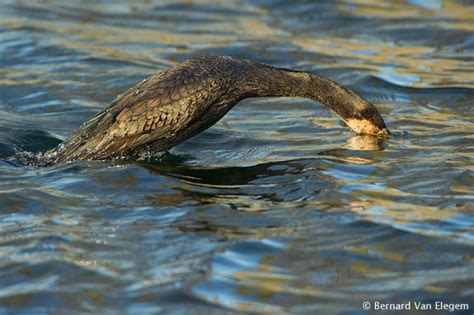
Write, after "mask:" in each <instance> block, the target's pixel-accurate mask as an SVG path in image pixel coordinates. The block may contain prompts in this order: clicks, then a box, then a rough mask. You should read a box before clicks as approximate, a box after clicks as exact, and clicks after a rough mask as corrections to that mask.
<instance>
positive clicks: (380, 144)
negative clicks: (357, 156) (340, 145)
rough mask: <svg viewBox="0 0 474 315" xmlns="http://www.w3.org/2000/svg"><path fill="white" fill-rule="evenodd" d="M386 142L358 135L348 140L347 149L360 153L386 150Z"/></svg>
mask: <svg viewBox="0 0 474 315" xmlns="http://www.w3.org/2000/svg"><path fill="white" fill-rule="evenodd" d="M384 144H385V140H384V139H382V138H378V137H372V136H365V135H357V136H354V137H351V138H349V139H348V140H347V145H346V147H347V148H348V149H351V150H359V151H378V150H382V149H383V148H384Z"/></svg>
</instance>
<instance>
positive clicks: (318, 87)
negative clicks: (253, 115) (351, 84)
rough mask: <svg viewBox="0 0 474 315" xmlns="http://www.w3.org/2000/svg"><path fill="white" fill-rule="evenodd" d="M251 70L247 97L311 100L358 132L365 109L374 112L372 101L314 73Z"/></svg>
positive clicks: (269, 69) (360, 130) (247, 80)
mask: <svg viewBox="0 0 474 315" xmlns="http://www.w3.org/2000/svg"><path fill="white" fill-rule="evenodd" d="M251 73H252V75H254V77H253V78H252V79H248V78H247V79H246V82H249V84H248V86H247V88H248V90H249V91H250V96H257V97H265V96H266V97H272V96H283V97H304V98H308V99H312V100H314V101H316V102H318V103H320V104H322V105H324V106H326V107H328V108H330V109H331V110H333V111H334V112H335V113H336V114H338V115H339V116H340V117H341V118H342V120H343V121H344V122H346V124H348V125H349V127H350V128H351V129H353V130H354V131H355V132H358V133H360V132H363V130H362V128H365V127H364V126H361V125H360V124H364V121H366V120H365V119H364V117H363V115H362V114H363V113H364V111H376V109H375V107H374V106H373V105H372V104H370V103H369V102H368V101H366V100H364V99H363V98H362V97H360V96H359V95H357V94H356V93H354V92H352V91H351V90H349V89H347V88H345V87H343V86H342V85H340V84H338V83H336V82H334V81H331V80H329V79H327V78H325V77H322V76H320V75H317V74H313V73H308V72H300V71H292V70H287V69H279V68H272V67H266V68H264V69H262V70H261V71H259V72H255V71H252V72H251ZM256 73H257V75H255V74H256ZM377 115H378V113H377Z"/></svg>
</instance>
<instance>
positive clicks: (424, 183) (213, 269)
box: [0, 0, 474, 314]
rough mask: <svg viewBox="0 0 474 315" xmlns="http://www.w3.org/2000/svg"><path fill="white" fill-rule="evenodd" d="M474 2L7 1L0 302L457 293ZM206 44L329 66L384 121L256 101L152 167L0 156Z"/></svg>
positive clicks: (354, 299)
mask: <svg viewBox="0 0 474 315" xmlns="http://www.w3.org/2000/svg"><path fill="white" fill-rule="evenodd" d="M473 17H474V7H472V5H469V1H454V0H452V1H451V0H444V1H441V0H440V1H389V0H386V1H336V2H331V1H314V2H311V1H310V2H307V1H298V2H296V3H295V2H294V1H279V2H274V1H261V2H258V3H254V2H251V1H238V2H231V1H199V2H194V1H181V2H178V3H176V2H174V1H156V2H155V1H145V2H140V1H132V2H120V1H118V2H117V1H115V2H110V3H106V2H99V3H92V2H87V1H86V2H84V1H73V2H63V1H46V2H44V3H41V4H39V3H37V2H35V1H29V0H25V1H4V2H2V4H1V5H0V42H1V45H0V56H1V58H0V159H3V161H2V160H0V177H1V180H0V210H1V212H0V283H1V284H2V285H1V288H0V313H46V312H59V313H70V312H71V311H74V312H78V313H79V312H80V313H116V312H120V311H122V310H125V312H127V313H137V314H143V313H169V312H170V311H174V312H176V313H187V312H194V313H204V312H211V313H218V314H220V313H229V312H234V311H235V312H238V311H246V312H257V313H291V314H295V313H300V314H313V313H324V314H329V313H341V312H347V313H351V314H352V313H354V314H359V313H364V311H363V310H362V308H361V304H362V302H363V301H371V302H372V301H382V302H386V303H406V302H407V301H421V302H426V303H431V302H433V301H444V302H446V303H469V302H471V301H473V300H474V296H473V293H472V282H473V280H474V273H473V270H474V266H473V262H474V257H473V253H474V251H473V245H472V244H473V242H474V216H473V214H472V213H473V207H472V205H473V200H474V190H473V187H474V179H473V177H474V168H473V156H474V155H473V146H472V142H473V140H474V138H473V131H474V127H473V123H474V115H473V110H472V109H473V106H472V104H473V102H474V81H473V76H472V73H473V72H474V61H473V58H472V56H473V53H474V23H473V22H474V20H473ZM202 54H228V55H232V56H234V57H239V58H251V59H255V60H258V61H261V62H266V63H270V64H273V65H276V66H283V67H290V68H295V69H301V70H308V71H316V72H318V73H321V74H323V75H326V76H328V77H330V78H332V79H334V80H337V81H339V82H342V83H344V84H346V85H348V86H350V87H351V88H353V89H355V90H357V91H358V92H359V93H361V94H362V95H363V96H364V97H366V98H367V99H369V100H370V101H371V102H373V103H374V104H376V106H377V107H378V108H379V109H380V111H381V113H382V115H383V116H384V117H385V118H386V122H387V125H388V126H389V128H390V130H391V131H392V133H393V136H392V137H390V138H388V139H384V138H373V137H366V136H357V135H354V134H352V133H351V132H350V131H349V130H348V128H347V127H345V126H344V125H343V124H342V123H341V122H340V121H339V119H337V118H336V117H335V116H334V115H333V114H331V113H330V112H328V110H327V109H325V108H324V107H322V106H320V105H319V104H317V103H314V102H312V101H309V100H306V99H299V98H279V99H275V98H262V99H252V100H245V101H243V102H241V103H240V104H239V105H238V106H236V107H235V108H234V109H233V110H232V111H231V112H229V113H228V114H227V115H226V117H225V118H224V119H223V120H222V121H221V122H219V123H218V124H217V125H216V126H214V127H212V128H211V129H209V130H207V131H206V132H204V133H202V134H200V135H199V136H197V137H195V138H193V139H191V140H189V141H187V142H185V143H183V144H181V145H179V146H178V147H176V148H174V149H173V150H171V152H170V153H167V154H163V155H160V156H157V157H155V158H154V159H153V160H148V161H140V162H133V161H129V162H120V163H118V162H94V163H86V162H80V163H71V164H67V165H57V166H51V167H44V168H34V167H19V166H17V165H13V164H11V163H9V162H6V161H5V160H6V159H7V158H8V157H9V156H11V155H12V154H14V153H15V152H18V151H23V150H27V151H31V152H40V151H44V150H46V149H47V148H51V147H53V146H55V145H56V144H57V143H58V142H59V141H60V139H63V138H64V137H66V136H67V135H68V134H69V133H70V132H71V131H72V130H74V129H75V128H76V127H77V126H78V125H79V124H80V123H82V122H83V121H84V120H86V119H88V118H90V117H92V116H93V115H94V114H95V113H97V112H98V111H99V110H100V109H101V108H103V107H104V106H105V105H106V104H107V103H109V102H110V101H111V100H112V99H113V98H114V97H115V96H116V95H117V94H119V93H121V92H123V91H124V90H126V89H127V88H128V87H129V86H131V85H133V84H134V83H136V82H138V81H140V80H141V79H143V78H144V77H146V76H148V75H149V74H151V73H154V72H156V71H159V70H161V69H165V68H166V67H168V66H170V65H173V64H175V63H176V62H178V61H182V60H184V59H186V58H189V57H191V56H195V55H202ZM472 308H474V305H472V304H471V310H469V312H471V311H472ZM471 313H472V312H471Z"/></svg>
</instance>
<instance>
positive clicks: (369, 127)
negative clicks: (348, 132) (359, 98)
mask: <svg viewBox="0 0 474 315" xmlns="http://www.w3.org/2000/svg"><path fill="white" fill-rule="evenodd" d="M358 105H359V106H357V107H355V108H356V111H352V112H351V113H350V114H348V115H347V114H346V115H344V116H342V119H343V120H344V122H345V123H346V124H347V126H349V128H351V129H352V130H353V131H354V132H356V133H358V134H362V135H371V136H378V137H388V136H389V135H390V131H389V130H388V129H387V126H386V125H385V122H384V120H383V118H382V116H381V115H380V113H379V112H378V110H377V108H375V106H374V105H373V104H371V103H369V102H367V101H365V100H364V102H363V105H362V106H360V104H358Z"/></svg>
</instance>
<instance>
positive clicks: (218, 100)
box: [45, 56, 390, 163]
mask: <svg viewBox="0 0 474 315" xmlns="http://www.w3.org/2000/svg"><path fill="white" fill-rule="evenodd" d="M253 97H303V98H308V99H311V100H314V101H316V102H319V103H320V104H322V105H324V106H326V107H328V108H329V109H330V110H332V111H333V112H335V113H336V114H337V115H339V116H340V118H341V119H342V120H343V122H344V123H345V124H346V125H347V126H348V127H349V128H351V129H352V130H353V131H354V132H356V133H358V134H367V135H373V136H377V137H387V136H389V135H390V131H389V130H388V129H387V127H386V125H385V122H384V120H383V118H382V116H381V115H380V113H379V112H378V110H377V109H376V107H375V106H374V105H373V104H372V103H370V102H369V101H367V100H365V99H364V98H362V97H361V96H359V95H358V94H356V93H355V92H353V91H351V90H350V89H348V88H346V87H344V86H342V85H340V84H338V83H336V82H334V81H332V80H330V79H328V78H326V77H324V76H321V75H319V74H315V73H311V72H305V71H297V70H291V69H285V68H277V67H272V66H270V65H266V64H262V63H259V62H256V61H252V60H241V59H237V58H233V57H229V56H200V57H195V58H191V59H188V60H186V61H184V62H182V63H178V64H176V65H175V66H173V67H171V68H169V69H167V70H164V71H162V72H159V73H157V74H155V75H152V76H151V77H148V78H146V79H144V80H143V81H141V82H140V83H138V84H136V85H135V86H133V87H131V88H130V89H128V90H127V91H126V92H125V93H123V94H121V95H119V96H117V98H116V99H115V100H114V101H113V102H112V103H111V104H110V105H109V106H107V107H106V108H105V109H104V110H103V111H101V112H100V113H98V114H97V115H96V116H95V117H93V118H92V119H90V120H89V121H87V122H85V123H84V124H83V125H81V126H80V127H79V128H78V129H77V130H76V131H74V132H73V133H72V134H71V135H70V136H69V137H68V138H67V139H66V140H65V141H64V142H63V143H61V144H60V145H59V146H58V147H56V148H54V149H51V150H50V151H47V152H46V153H45V157H48V159H49V160H50V161H51V162H52V163H64V162H71V161H77V160H86V161H88V160H107V159H118V158H121V157H130V156H135V155H136V154H137V153H139V152H143V151H146V152H161V151H166V150H169V149H170V148H172V147H173V146H176V145H177V144H179V143H181V142H183V141H185V140H187V139H189V138H191V137H193V136H195V135H197V134H199V133H200V132H202V131H204V130H205V129H207V128H209V127H211V126H212V125H214V124H215V123H216V122H217V121H219V120H220V119H221V118H222V117H223V116H224V115H225V114H226V113H227V112H228V111H229V110H230V109H231V108H232V107H234V106H235V105H236V104H237V103H239V102H240V101H241V100H243V99H246V98H253Z"/></svg>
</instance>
